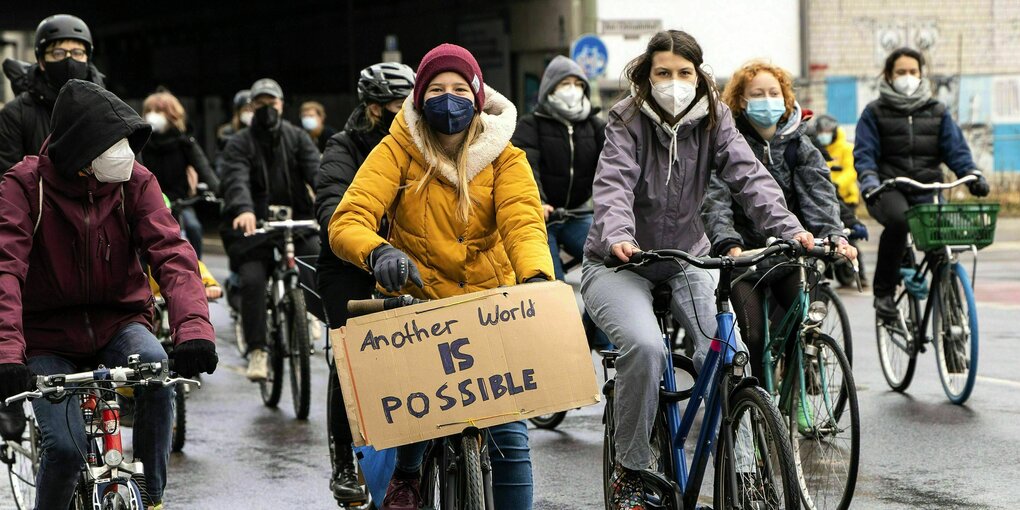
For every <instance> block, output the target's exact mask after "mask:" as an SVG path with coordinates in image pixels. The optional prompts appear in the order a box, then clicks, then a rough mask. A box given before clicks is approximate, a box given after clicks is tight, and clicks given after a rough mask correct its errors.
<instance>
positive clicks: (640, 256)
mask: <svg viewBox="0 0 1020 510" xmlns="http://www.w3.org/2000/svg"><path fill="white" fill-rule="evenodd" d="M644 260H645V252H643V251H638V252H634V254H633V255H631V256H630V260H628V261H627V262H624V261H622V260H620V258H619V257H617V256H616V255H607V256H606V258H605V259H604V260H603V261H602V263H603V264H605V265H606V267H608V268H610V269H613V268H617V267H620V266H622V265H624V264H640V263H641V262H642V261H644Z"/></svg>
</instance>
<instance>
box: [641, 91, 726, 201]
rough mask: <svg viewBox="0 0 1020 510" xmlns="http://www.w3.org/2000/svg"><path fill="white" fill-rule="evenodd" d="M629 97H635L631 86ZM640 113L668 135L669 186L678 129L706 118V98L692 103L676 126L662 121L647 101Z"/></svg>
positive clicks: (675, 153)
mask: <svg viewBox="0 0 1020 510" xmlns="http://www.w3.org/2000/svg"><path fill="white" fill-rule="evenodd" d="M630 95H631V97H632V98H636V97H637V88H635V87H634V85H633V84H631V86H630ZM641 113H643V114H645V115H647V116H648V118H650V119H652V120H653V121H655V123H656V125H658V126H659V128H661V129H662V130H664V131H665V132H666V133H668V136H669V170H668V171H667V172H666V184H669V181H670V179H671V178H672V177H673V164H674V163H675V162H676V158H677V153H678V147H679V141H678V140H677V137H678V136H679V133H680V128H682V127H683V126H686V125H689V124H695V123H697V122H699V121H700V120H701V119H703V118H705V117H707V116H708V96H701V99H699V100H698V102H696V103H694V106H692V107H691V109H690V110H688V112H687V114H685V115H684V116H683V117H681V118H680V120H678V121H677V123H676V125H674V126H670V125H669V123H668V122H666V121H665V120H662V117H660V116H659V114H658V113H656V112H655V110H653V109H652V106H651V105H650V104H648V101H642V102H641Z"/></svg>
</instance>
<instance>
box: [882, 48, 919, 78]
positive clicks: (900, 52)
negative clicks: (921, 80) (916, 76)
mask: <svg viewBox="0 0 1020 510" xmlns="http://www.w3.org/2000/svg"><path fill="white" fill-rule="evenodd" d="M900 57H910V58H912V59H914V60H916V61H917V67H919V68H920V69H921V77H924V55H921V52H919V51H917V50H915V49H911V48H899V49H896V50H893V52H892V53H890V54H889V56H888V57H886V58H885V67H883V68H882V77H883V78H885V81H887V82H890V83H892V72H893V68H894V67H896V61H897V60H899V59H900Z"/></svg>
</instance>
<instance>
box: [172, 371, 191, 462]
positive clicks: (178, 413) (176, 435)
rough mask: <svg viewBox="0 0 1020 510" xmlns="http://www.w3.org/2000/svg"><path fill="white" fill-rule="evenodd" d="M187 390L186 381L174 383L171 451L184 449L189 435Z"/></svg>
mask: <svg viewBox="0 0 1020 510" xmlns="http://www.w3.org/2000/svg"><path fill="white" fill-rule="evenodd" d="M186 400H187V392H186V390H185V384H184V383H177V384H176V385H174V416H173V434H172V436H171V439H170V451H172V452H179V451H181V450H183V449H184V438H185V436H186V435H187V430H188V429H187V427H188V418H187V405H186V404H185V402H186Z"/></svg>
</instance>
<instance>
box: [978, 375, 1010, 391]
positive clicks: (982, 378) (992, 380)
mask: <svg viewBox="0 0 1020 510" xmlns="http://www.w3.org/2000/svg"><path fill="white" fill-rule="evenodd" d="M977 380H979V381H981V382H987V383H992V384H999V385H1002V386H1011V387H1013V388H1020V381H1013V380H1010V379H999V378H998V377H985V376H983V375H979V376H977Z"/></svg>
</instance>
